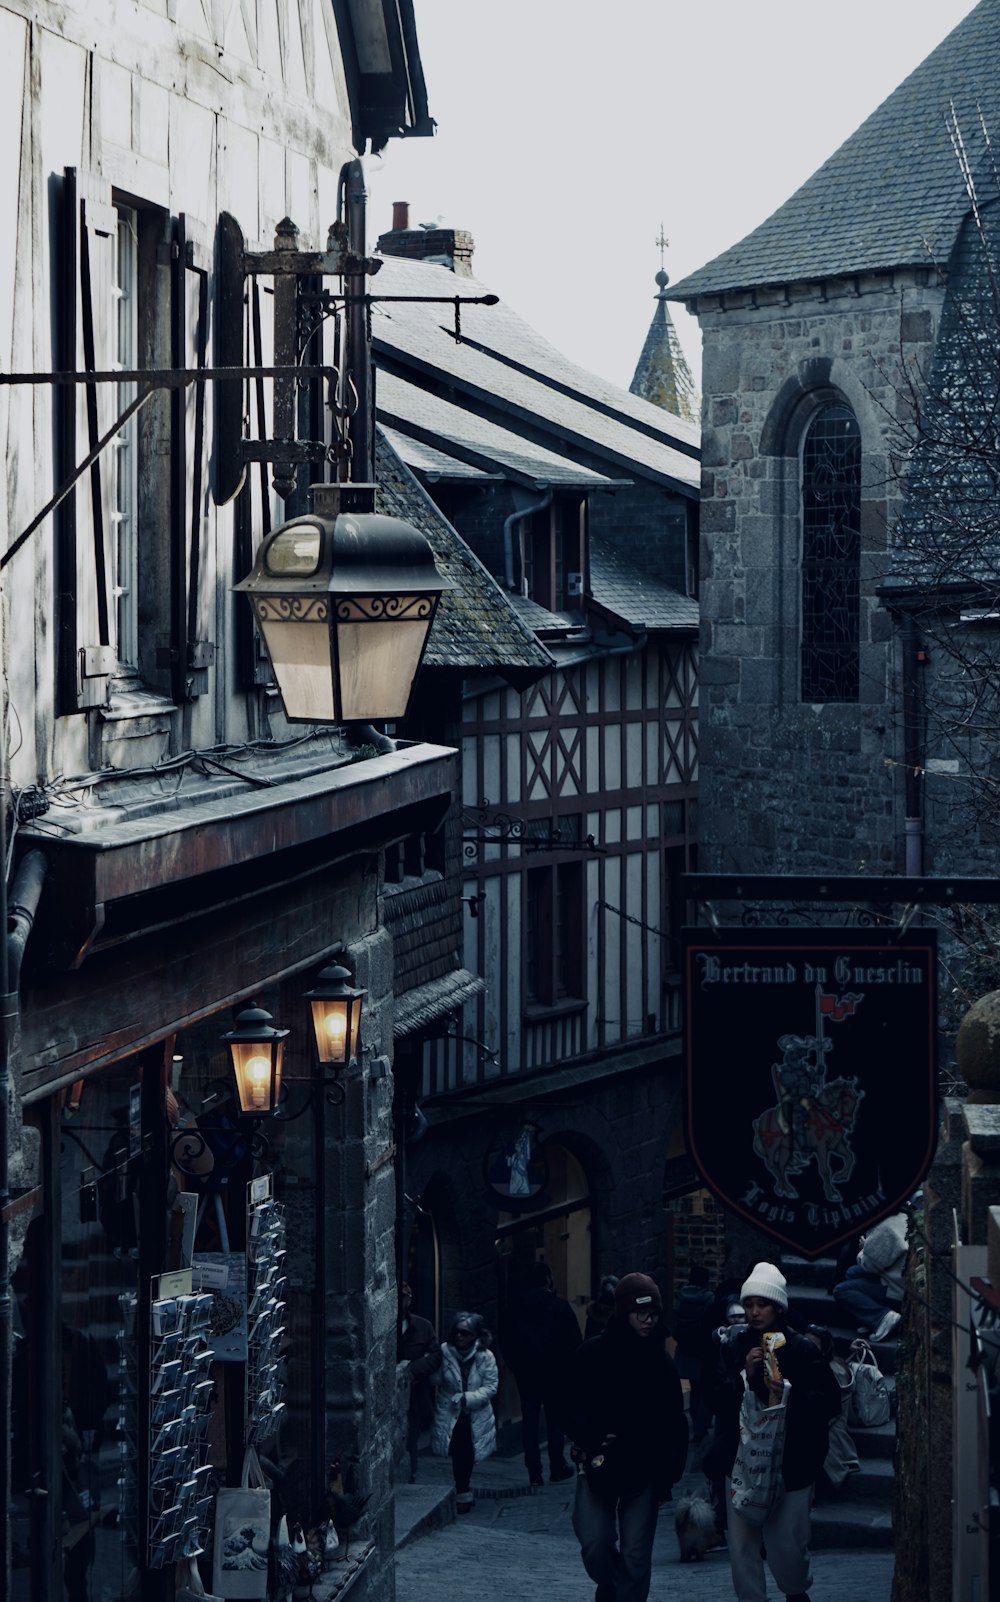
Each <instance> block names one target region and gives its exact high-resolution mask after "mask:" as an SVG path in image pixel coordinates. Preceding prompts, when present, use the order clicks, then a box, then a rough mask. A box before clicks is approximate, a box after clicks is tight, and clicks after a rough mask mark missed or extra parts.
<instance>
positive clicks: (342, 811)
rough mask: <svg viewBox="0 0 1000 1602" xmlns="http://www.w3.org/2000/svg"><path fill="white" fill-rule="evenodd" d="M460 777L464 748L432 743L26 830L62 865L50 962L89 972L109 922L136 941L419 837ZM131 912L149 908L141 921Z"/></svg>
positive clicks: (53, 863) (56, 877)
mask: <svg viewBox="0 0 1000 1602" xmlns="http://www.w3.org/2000/svg"><path fill="white" fill-rule="evenodd" d="M458 777H459V774H458V753H457V752H456V751H454V750H452V749H450V748H448V747H445V746H437V745H429V744H424V743H420V744H414V745H411V746H408V747H405V748H404V749H402V750H398V751H395V752H391V753H387V754H385V755H382V756H378V757H374V758H370V759H366V760H364V761H360V762H354V763H347V764H344V765H342V766H338V767H336V768H333V769H326V770H324V771H323V772H320V773H315V774H310V775H308V776H305V777H298V778H295V779H293V780H290V781H288V782H285V783H278V784H272V785H269V786H267V787H266V788H264V789H256V790H252V791H248V792H246V793H244V794H241V795H239V796H237V797H233V796H232V795H230V796H228V797H226V798H224V799H217V800H207V801H203V802H196V803H193V804H189V805H185V806H180V807H177V808H176V809H174V810H171V811H169V812H165V813H160V814H158V815H156V816H153V817H148V816H147V817H141V818H131V819H126V820H123V821H117V822H114V823H109V824H108V825H107V826H103V827H97V828H95V829H94V830H92V831H90V832H87V833H78V834H65V835H54V834H53V833H52V832H51V831H49V830H46V828H45V827H44V824H35V825H30V824H29V825H26V826H25V827H24V828H22V829H21V830H20V831H19V835H18V839H19V842H20V843H21V844H22V846H25V845H29V844H30V845H32V846H35V847H38V848H40V849H41V850H43V851H44V853H45V855H46V856H47V857H48V859H49V862H50V871H49V876H48V880H47V883H46V891H45V895H44V897H43V905H42V909H41V913H42V916H43V920H44V922H46V923H48V924H49V926H50V940H49V960H50V961H55V962H57V963H59V962H61V963H63V964H65V965H66V966H73V967H75V966H79V964H80V963H81V962H82V961H83V959H84V957H85V956H86V955H87V952H88V951H89V950H90V948H91V946H93V945H94V943H95V942H97V941H99V940H100V938H101V935H102V931H104V930H105V926H106V925H109V924H110V925H113V926H114V929H115V938H119V939H121V938H128V937H129V935H131V934H138V933H140V932H142V931H143V930H148V928H149V927H151V926H153V927H155V926H157V925H160V926H162V925H164V924H169V923H172V922H177V921H180V919H181V918H182V917H183V916H184V914H185V912H186V911H188V910H190V911H191V912H192V913H193V912H196V911H198V910H200V909H203V908H204V907H205V906H206V905H210V904H213V903H215V904H219V903H221V902H223V901H225V900H227V899H228V900H232V899H238V898H239V897H240V896H242V895H245V894H247V893H248V892H252V891H253V890H254V889H256V891H257V893H261V892H262V891H263V890H265V889H266V888H267V885H268V884H269V883H273V882H276V881H277V880H279V879H281V878H285V879H287V878H289V877H298V876H301V875H302V874H303V873H306V874H307V873H308V871H309V868H310V864H311V863H315V865H316V867H317V868H318V867H320V866H321V865H324V864H325V863H327V862H328V861H329V860H331V858H332V857H335V856H336V855H338V854H339V855H340V856H343V855H344V851H346V850H347V849H348V848H350V849H352V850H354V849H364V848H367V849H369V850H373V849H376V848H377V847H378V846H379V845H380V844H384V843H386V842H387V841H388V840H389V839H390V838H396V837H398V836H400V835H401V834H403V833H408V832H409V831H410V829H411V828H412V827H414V824H415V822H416V821H419V815H420V813H421V812H424V813H426V812H427V810H428V808H433V811H434V813H435V814H436V813H437V812H438V811H440V810H441V809H443V808H444V807H446V806H447V804H448V802H449V801H450V798H451V795H452V792H453V791H454V790H455V789H456V787H457V785H458ZM341 844H342V845H343V848H344V849H343V850H340V851H339V853H338V846H340V845H341ZM46 903H47V904H48V909H47V907H46ZM130 903H134V905H135V907H136V909H141V913H140V915H139V916H137V917H136V918H131V917H130V916H129V911H128V908H129V904H130ZM56 909H58V911H56ZM47 910H48V916H47V917H46V916H45V915H46V911H47ZM133 925H134V927H133ZM109 932H110V930H109ZM52 934H54V935H55V936H56V940H55V943H54V944H53V941H52V938H51V936H52Z"/></svg>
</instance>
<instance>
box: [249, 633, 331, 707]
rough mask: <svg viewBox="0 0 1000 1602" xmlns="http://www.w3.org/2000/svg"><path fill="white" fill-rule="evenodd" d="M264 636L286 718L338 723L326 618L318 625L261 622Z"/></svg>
mask: <svg viewBox="0 0 1000 1602" xmlns="http://www.w3.org/2000/svg"><path fill="white" fill-rule="evenodd" d="M258 616H259V613H258ZM261 632H262V634H263V636H264V647H265V649H266V651H267V654H268V657H269V658H270V661H271V666H272V668H273V669H274V676H275V678H276V679H277V681H278V688H279V690H280V691H281V699H282V701H283V702H284V707H285V713H286V715H287V716H288V717H289V718H292V719H294V720H296V721H299V720H303V719H304V720H306V721H307V722H312V723H333V722H335V721H336V708H335V706H334V699H333V673H332V671H331V667H330V635H329V631H328V629H327V625H326V618H325V615H324V617H323V620H322V622H315V623H301V622H295V623H288V622H279V621H277V620H276V619H274V618H270V619H264V618H261Z"/></svg>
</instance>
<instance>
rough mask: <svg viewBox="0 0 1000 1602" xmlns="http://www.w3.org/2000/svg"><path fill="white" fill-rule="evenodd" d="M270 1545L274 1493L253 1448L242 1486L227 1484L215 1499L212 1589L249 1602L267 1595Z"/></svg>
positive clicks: (247, 1456) (228, 1596)
mask: <svg viewBox="0 0 1000 1602" xmlns="http://www.w3.org/2000/svg"><path fill="white" fill-rule="evenodd" d="M270 1545H271V1493H270V1491H269V1490H268V1488H267V1485H266V1484H265V1481H264V1474H263V1471H262V1469H261V1466H260V1460H259V1459H258V1457H257V1453H256V1452H255V1451H254V1449H253V1447H252V1446H249V1447H247V1453H246V1456H245V1458H244V1459H243V1480H242V1484H240V1485H225V1486H223V1488H222V1490H221V1491H218V1492H217V1493H216V1498H215V1542H214V1545H213V1548H212V1590H213V1592H214V1594H215V1595H216V1596H221V1597H226V1598H233V1599H239V1602H246V1599H247V1598H251V1597H266V1596H267V1559H268V1551H269V1548H270Z"/></svg>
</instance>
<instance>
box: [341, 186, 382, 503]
mask: <svg viewBox="0 0 1000 1602" xmlns="http://www.w3.org/2000/svg"><path fill="white" fill-rule="evenodd" d="M340 177H341V184H342V185H343V190H344V220H345V222H346V223H347V242H348V245H349V246H350V249H351V252H352V253H353V255H355V256H357V257H358V258H359V259H361V258H363V257H364V255H365V234H366V229H367V213H366V208H367V203H368V191H367V190H366V188H365V170H364V167H363V166H362V163H361V161H360V159H356V160H354V161H348V162H346V163H345V164H344V166H343V168H342V169H341V175H340ZM347 294H348V300H349V305H348V310H347V370H348V372H349V374H350V377H351V381H352V383H353V385H354V390H355V394H356V397H357V405H356V408H355V410H354V413H353V415H352V416H351V417H350V418H349V419H348V425H347V427H348V437H349V439H350V442H351V472H350V476H351V478H352V479H353V480H354V482H355V483H356V484H368V483H372V482H373V481H374V478H375V461H374V428H373V426H372V353H371V347H370V344H369V340H368V307H367V305H366V296H367V294H368V283H367V280H366V278H365V275H364V273H363V272H362V273H359V274H357V275H352V276H351V277H350V278H348V279H347Z"/></svg>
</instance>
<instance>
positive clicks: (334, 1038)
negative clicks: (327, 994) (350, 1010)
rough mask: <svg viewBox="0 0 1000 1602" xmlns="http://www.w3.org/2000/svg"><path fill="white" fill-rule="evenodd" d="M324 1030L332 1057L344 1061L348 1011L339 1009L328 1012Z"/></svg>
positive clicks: (336, 1060)
mask: <svg viewBox="0 0 1000 1602" xmlns="http://www.w3.org/2000/svg"><path fill="white" fill-rule="evenodd" d="M323 1031H324V1033H325V1035H326V1044H327V1048H328V1050H329V1053H330V1056H331V1058H332V1059H333V1061H334V1062H343V1060H344V1042H345V1041H346V1039H347V1013H346V1012H341V1011H339V1010H338V1011H337V1012H330V1013H328V1014H327V1016H326V1019H325V1021H324V1024H323Z"/></svg>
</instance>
